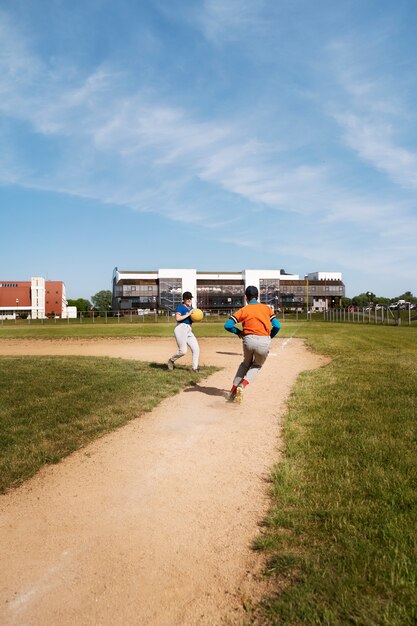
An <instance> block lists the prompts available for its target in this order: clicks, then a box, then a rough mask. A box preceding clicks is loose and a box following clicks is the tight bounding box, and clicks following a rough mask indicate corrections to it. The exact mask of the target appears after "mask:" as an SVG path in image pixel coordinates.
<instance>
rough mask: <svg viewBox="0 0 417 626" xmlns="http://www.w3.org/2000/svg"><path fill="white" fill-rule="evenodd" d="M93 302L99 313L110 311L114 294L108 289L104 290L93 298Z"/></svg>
mask: <svg viewBox="0 0 417 626" xmlns="http://www.w3.org/2000/svg"><path fill="white" fill-rule="evenodd" d="M91 300H92V302H93V304H94V308H95V309H96V310H97V311H109V310H110V309H111V303H112V293H111V291H110V290H108V289H103V290H102V291H99V292H97V293H96V294H95V295H94V296H91Z"/></svg>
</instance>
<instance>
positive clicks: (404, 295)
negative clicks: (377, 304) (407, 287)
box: [398, 291, 417, 303]
mask: <svg viewBox="0 0 417 626" xmlns="http://www.w3.org/2000/svg"><path fill="white" fill-rule="evenodd" d="M398 300H405V301H406V302H412V303H415V302H417V298H416V297H415V296H413V294H412V293H411V291H406V292H405V293H402V294H401V295H400V296H398Z"/></svg>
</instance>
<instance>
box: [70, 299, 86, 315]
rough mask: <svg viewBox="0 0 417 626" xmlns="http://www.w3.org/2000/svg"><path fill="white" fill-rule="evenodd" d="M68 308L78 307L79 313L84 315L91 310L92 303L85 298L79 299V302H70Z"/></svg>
mask: <svg viewBox="0 0 417 626" xmlns="http://www.w3.org/2000/svg"><path fill="white" fill-rule="evenodd" d="M68 306H76V307H77V311H78V312H79V313H80V312H81V313H84V312H87V311H89V310H90V309H91V302H90V301H89V300H85V299H84V298H78V300H68Z"/></svg>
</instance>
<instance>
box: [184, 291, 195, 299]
mask: <svg viewBox="0 0 417 626" xmlns="http://www.w3.org/2000/svg"><path fill="white" fill-rule="evenodd" d="M182 299H183V300H192V299H193V296H192V295H191V291H184V293H183V294H182Z"/></svg>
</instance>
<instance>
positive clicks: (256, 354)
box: [245, 335, 271, 383]
mask: <svg viewBox="0 0 417 626" xmlns="http://www.w3.org/2000/svg"><path fill="white" fill-rule="evenodd" d="M245 339H246V338H245ZM270 345H271V338H270V337H260V336H257V335H249V336H248V349H250V350H251V351H252V355H253V359H252V361H251V364H250V366H249V368H248V371H247V372H246V375H245V379H246V380H247V381H248V383H250V382H252V380H253V379H254V378H255V376H256V375H257V373H258V372H259V370H260V369H261V367H262V365H263V364H264V363H265V361H266V357H267V356H268V354H269V346H270Z"/></svg>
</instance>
